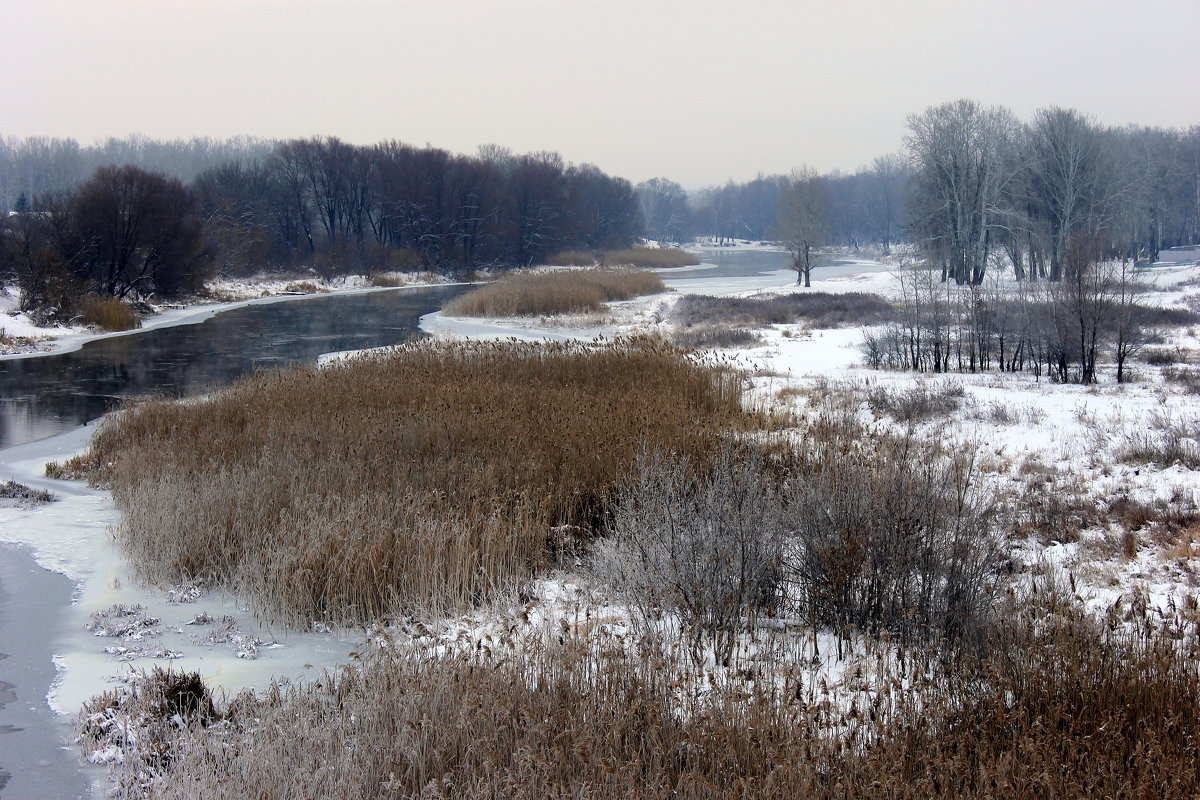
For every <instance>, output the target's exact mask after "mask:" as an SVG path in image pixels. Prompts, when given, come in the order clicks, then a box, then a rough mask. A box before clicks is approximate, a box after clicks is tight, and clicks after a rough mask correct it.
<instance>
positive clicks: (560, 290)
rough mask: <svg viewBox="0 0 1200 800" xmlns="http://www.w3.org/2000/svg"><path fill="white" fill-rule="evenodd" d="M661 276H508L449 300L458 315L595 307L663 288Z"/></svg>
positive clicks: (577, 272) (595, 272) (616, 272)
mask: <svg viewBox="0 0 1200 800" xmlns="http://www.w3.org/2000/svg"><path fill="white" fill-rule="evenodd" d="M665 290H666V287H665V286H663V282H662V280H661V279H660V278H659V277H658V276H657V275H653V274H650V273H646V272H636V271H634V270H627V269H625V270H622V269H570V270H555V271H552V272H533V273H521V274H517V275H509V276H507V277H505V278H502V279H501V280H499V281H497V282H496V283H492V284H489V285H487V286H481V287H480V288H478V289H474V290H472V291H470V292H467V293H466V294H464V295H460V296H458V297H456V298H454V299H453V300H451V301H450V302H448V303H447V304H446V305H445V307H444V308H443V309H442V310H443V311H444V312H445V313H446V314H449V315H451V316H457V317H524V316H533V315H537V314H571V313H580V312H586V311H598V310H599V309H600V308H601V307H602V306H603V305H604V303H606V302H609V301H612V300H629V299H631V298H634V297H637V296H639V295H644V294H656V293H658V292H662V291H665Z"/></svg>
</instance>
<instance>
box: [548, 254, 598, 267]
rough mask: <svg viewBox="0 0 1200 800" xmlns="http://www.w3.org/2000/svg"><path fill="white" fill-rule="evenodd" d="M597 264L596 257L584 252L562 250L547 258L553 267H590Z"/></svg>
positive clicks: (549, 264)
mask: <svg viewBox="0 0 1200 800" xmlns="http://www.w3.org/2000/svg"><path fill="white" fill-rule="evenodd" d="M595 263H596V257H595V256H593V255H592V254H591V253H585V252H583V251H582V250H560V251H558V252H557V253H555V254H553V255H551V256H548V257H547V258H546V264H547V265H548V266H551V267H590V266H592V265H594V264H595Z"/></svg>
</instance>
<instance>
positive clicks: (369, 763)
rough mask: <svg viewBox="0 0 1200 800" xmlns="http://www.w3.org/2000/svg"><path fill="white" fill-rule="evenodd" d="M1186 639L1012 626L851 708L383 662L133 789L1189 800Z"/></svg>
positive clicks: (128, 769)
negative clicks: (972, 653)
mask: <svg viewBox="0 0 1200 800" xmlns="http://www.w3.org/2000/svg"><path fill="white" fill-rule="evenodd" d="M1194 629H1195V625H1194V622H1192V623H1185V624H1184V627H1183V634H1184V641H1190V642H1194V640H1195V630H1194ZM1175 635H1177V634H1174V633H1171V634H1169V633H1166V632H1161V631H1160V632H1155V631H1153V630H1149V631H1147V632H1146V633H1145V634H1144V635H1141V636H1136V637H1132V636H1131V637H1120V636H1117V635H1114V634H1107V635H1106V634H1102V633H1100V632H1099V631H1097V630H1096V629H1095V627H1093V626H1091V625H1088V624H1086V623H1084V622H1083V621H1081V620H1080V619H1079V618H1078V616H1077V615H1074V614H1073V613H1072V611H1071V609H1070V608H1065V609H1062V610H1060V612H1059V613H1057V614H1056V615H1054V616H1052V617H1050V618H1048V619H1047V620H1046V621H1044V622H1035V621H1031V620H1026V619H1016V620H1013V621H1008V622H1005V623H1004V624H1003V625H1002V627H1001V628H1000V629H999V630H998V631H997V636H996V637H995V639H994V648H993V650H992V652H991V653H990V655H989V657H988V658H986V659H983V660H975V659H964V660H961V661H951V662H947V663H946V664H945V666H944V667H943V668H942V669H940V670H938V671H936V672H934V673H932V674H931V673H928V672H927V671H926V670H925V669H923V668H919V667H918V666H917V665H916V664H915V663H913V662H910V665H909V666H908V667H907V668H906V669H905V671H904V672H903V674H902V675H900V676H899V677H897V678H896V679H894V680H887V681H876V682H871V681H867V682H865V686H864V690H863V691H862V692H861V693H860V694H858V696H857V697H856V698H855V699H854V700H853V701H852V702H848V703H847V704H846V706H840V705H838V704H831V703H827V702H822V703H807V702H803V701H802V700H801V699H800V698H801V697H802V693H800V692H798V691H797V686H798V685H799V684H798V676H795V677H785V678H782V679H781V680H779V681H747V682H743V683H740V684H739V685H737V686H735V687H731V688H729V689H720V688H717V689H715V690H711V691H704V692H690V691H680V687H681V686H685V687H686V686H691V685H692V684H691V683H690V676H689V675H686V674H681V673H680V671H679V669H678V668H677V666H676V665H675V664H674V663H673V662H667V661H661V660H653V659H644V658H639V657H637V656H631V655H629V654H628V652H627V651H626V650H625V649H624V648H623V647H620V646H619V645H617V643H616V642H615V641H614V642H611V643H610V645H612V646H606V647H605V646H590V647H588V646H585V647H577V646H575V642H574V640H571V639H568V640H567V641H566V644H565V646H564V647H552V648H550V649H538V650H524V651H516V652H515V653H511V654H510V653H506V654H505V656H504V657H503V658H500V659H497V658H493V657H490V656H488V655H487V654H486V653H476V654H474V655H466V656H460V655H446V654H440V655H439V654H436V653H429V654H427V655H420V656H407V657H406V656H402V655H396V654H394V653H375V654H371V655H369V656H368V657H367V658H366V660H365V661H364V663H362V664H355V665H351V666H348V667H345V668H342V669H340V670H338V671H337V672H336V673H335V674H332V675H329V676H328V677H327V678H325V679H323V680H321V681H319V682H316V683H314V684H309V685H307V686H302V687H273V688H272V689H270V690H269V691H267V692H264V693H262V694H261V695H257V696H255V695H251V694H249V693H247V694H243V695H241V696H239V697H238V698H237V699H235V700H234V701H232V702H231V703H229V704H228V705H227V706H224V707H222V708H220V709H218V713H219V714H220V716H221V719H220V720H219V721H216V722H213V723H211V724H206V725H197V724H192V725H184V726H172V727H166V726H164V727H163V728H162V729H161V736H162V738H161V739H153V738H151V737H147V738H146V741H147V743H148V744H149V745H150V751H151V753H161V754H163V755H164V756H165V757H159V758H158V760H157V761H155V760H153V759H150V758H147V759H141V758H139V753H138V752H137V751H136V750H131V751H130V752H128V753H126V754H125V756H124V758H125V762H124V764H123V765H121V766H119V767H117V770H118V776H120V775H121V774H130V773H132V774H139V772H140V774H145V775H152V776H153V777H152V778H151V780H148V781H146V782H145V783H144V788H139V787H138V786H137V784H136V782H135V781H130V783H131V784H133V785H134V786H133V791H129V792H127V793H126V794H125V795H124V796H125V797H150V798H155V799H156V800H199V799H200V798H204V800H223V799H224V798H231V799H232V798H239V800H240V798H244V797H264V798H266V797H270V798H283V797H339V798H344V799H345V800H390V799H392V798H394V799H396V800H399V798H415V797H429V798H438V797H440V798H448V797H454V798H461V799H462V800H474V799H475V798H479V800H483V798H487V799H488V800H494V799H495V798H513V799H514V800H533V798H546V797H555V798H566V797H571V798H581V799H583V800H609V799H610V798H626V797H637V798H644V799H645V800H654V799H655V798H663V800H666V798H693V799H694V800H718V799H721V800H725V799H726V798H730V799H740V798H744V799H745V800H751V799H752V798H753V800H776V799H777V800H793V798H799V797H803V798H814V799H815V800H835V798H836V799H837V800H843V799H844V798H848V797H871V798H893V799H895V800H918V798H919V799H921V800H975V799H976V798H978V799H979V800H984V799H985V798H987V799H988V800H995V799H996V798H1011V799H1012V800H1017V799H1018V798H1020V800H1025V798H1044V799H1045V800H1049V799H1050V798H1055V799H1056V800H1057V799H1058V798H1065V799H1068V800H1076V799H1078V800H1083V799H1084V798H1088V799H1089V800H1090V798H1095V797H1147V798H1148V797H1153V798H1163V800H1185V798H1192V797H1195V796H1196V794H1197V792H1200V759H1197V758H1196V742H1197V739H1198V737H1200V684H1198V683H1197V681H1196V679H1195V674H1196V667H1197V660H1196V654H1195V652H1194V649H1193V647H1191V646H1188V647H1180V642H1179V640H1177V639H1175V638H1173V637H1174V636H1175ZM901 686H903V687H905V688H903V689H901V688H900V687H901ZM147 765H151V766H147Z"/></svg>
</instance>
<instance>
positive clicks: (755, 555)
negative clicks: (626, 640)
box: [595, 441, 786, 666]
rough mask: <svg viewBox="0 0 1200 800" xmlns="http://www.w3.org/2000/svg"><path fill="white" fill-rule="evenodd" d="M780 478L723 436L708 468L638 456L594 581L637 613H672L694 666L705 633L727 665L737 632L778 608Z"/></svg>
mask: <svg viewBox="0 0 1200 800" xmlns="http://www.w3.org/2000/svg"><path fill="white" fill-rule="evenodd" d="M778 484H779V481H778V480H777V479H776V477H775V476H774V475H773V474H771V473H770V471H769V470H768V469H767V468H766V465H765V463H764V456H763V454H762V452H761V451H760V450H759V449H757V448H753V447H746V446H740V447H739V446H737V445H736V444H734V443H733V442H732V441H726V442H725V444H724V445H723V447H722V448H721V450H720V451H719V453H718V455H717V457H716V459H715V462H714V464H713V467H712V469H711V470H707V471H706V470H696V469H694V468H693V465H691V464H690V463H688V461H687V460H685V459H675V458H670V457H667V456H664V455H662V454H649V453H643V454H642V456H641V458H640V459H639V461H638V465H637V468H636V469H635V471H634V475H633V477H632V478H630V479H629V480H628V481H627V482H626V483H625V485H624V486H623V487H622V491H621V494H620V502H619V503H618V504H617V508H616V511H615V512H614V518H613V525H612V538H611V539H610V540H609V541H608V542H607V543H606V544H605V545H603V546H601V547H600V548H599V551H598V553H597V556H596V559H595V571H596V574H597V577H598V578H600V579H601V580H604V581H607V582H609V583H610V585H612V586H614V588H616V589H617V590H618V592H619V593H620V594H621V596H622V597H623V599H624V600H625V601H626V602H628V603H629V604H630V605H632V606H634V607H636V608H638V609H640V611H641V613H642V615H643V617H646V618H649V617H652V616H654V615H655V614H656V613H657V611H658V610H659V609H671V610H674V611H675V612H677V613H679V614H680V615H681V616H682V618H683V619H684V621H685V622H686V624H687V625H688V627H689V629H690V630H691V637H690V638H691V652H692V657H693V659H694V660H695V661H696V662H697V663H702V661H703V657H704V655H705V653H706V651H705V650H704V649H703V648H702V647H701V644H702V640H703V639H705V638H708V639H711V641H712V642H713V644H714V652H716V654H717V656H718V659H719V660H720V663H722V664H723V665H726V666H727V665H728V663H729V658H730V655H731V653H732V652H733V647H734V644H735V641H736V637H737V635H738V634H739V633H740V632H741V631H742V630H743V629H744V627H745V626H747V625H749V626H750V627H753V625H754V619H755V617H756V616H757V615H758V613H759V612H761V611H765V610H767V609H769V608H771V607H773V606H775V605H776V603H777V601H778V600H779V597H778V588H777V584H778V582H779V580H780V573H781V564H782V561H783V555H784V547H785V543H786V537H785V528H784V524H783V507H782V504H781V502H780V500H779V485H778Z"/></svg>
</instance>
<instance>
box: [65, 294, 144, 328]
mask: <svg viewBox="0 0 1200 800" xmlns="http://www.w3.org/2000/svg"><path fill="white" fill-rule="evenodd" d="M79 313H80V316H81V317H82V318H83V321H84V322H85V323H86V324H88V325H95V326H97V327H98V328H102V329H103V330H106V331H130V330H133V329H134V328H140V327H141V326H142V322H141V320H140V319H138V315H137V312H136V311H134V310H133V308H131V307H130V306H129V304H128V303H125V302H124V301H122V300H118V299H117V298H115V297H106V298H102V297H99V296H98V295H94V294H89V295H87V296H86V297H84V298H83V300H81V301H80V303H79Z"/></svg>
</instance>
